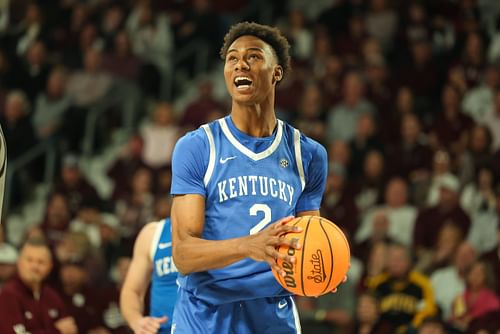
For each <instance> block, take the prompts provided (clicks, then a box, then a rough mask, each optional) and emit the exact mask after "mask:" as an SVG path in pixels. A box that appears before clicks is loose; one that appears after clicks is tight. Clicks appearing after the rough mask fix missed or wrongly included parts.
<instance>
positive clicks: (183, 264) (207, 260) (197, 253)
mask: <svg viewBox="0 0 500 334" xmlns="http://www.w3.org/2000/svg"><path fill="white" fill-rule="evenodd" d="M245 238H246V237H243V238H235V239H227V240H205V239H200V238H196V237H187V238H186V239H184V240H182V241H179V242H177V243H176V244H175V245H174V248H173V255H174V262H175V266H176V267H177V270H179V272H180V273H182V274H183V275H187V274H190V273H193V272H200V271H207V270H211V269H218V268H222V267H226V266H228V265H230V264H233V263H235V262H237V261H240V260H243V259H244V258H246V257H248V252H247V251H246V250H245V247H244V245H245Z"/></svg>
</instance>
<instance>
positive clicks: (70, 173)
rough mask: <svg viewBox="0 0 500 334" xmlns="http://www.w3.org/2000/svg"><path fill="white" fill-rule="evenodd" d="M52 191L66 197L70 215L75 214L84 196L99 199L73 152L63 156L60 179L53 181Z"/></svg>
mask: <svg viewBox="0 0 500 334" xmlns="http://www.w3.org/2000/svg"><path fill="white" fill-rule="evenodd" d="M53 191H54V192H57V193H61V194H63V195H64V196H65V197H66V198H67V200H68V202H69V208H70V214H71V217H73V216H74V215H75V214H76V212H77V211H78V209H79V208H80V205H81V203H82V201H83V199H84V198H91V199H98V200H100V197H99V195H98V194H97V190H96V189H95V188H94V186H92V185H91V184H90V183H89V182H88V181H87V179H86V178H85V177H84V175H83V174H82V171H81V170H80V166H79V161H78V158H77V156H76V155H73V154H67V155H66V156H64V157H63V161H62V168H61V176H60V180H59V181H57V182H56V183H55V185H54V188H53Z"/></svg>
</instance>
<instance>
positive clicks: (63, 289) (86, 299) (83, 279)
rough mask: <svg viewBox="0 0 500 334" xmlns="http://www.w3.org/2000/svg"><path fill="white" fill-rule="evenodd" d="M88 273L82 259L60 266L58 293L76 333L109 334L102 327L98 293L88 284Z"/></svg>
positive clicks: (69, 261)
mask: <svg viewBox="0 0 500 334" xmlns="http://www.w3.org/2000/svg"><path fill="white" fill-rule="evenodd" d="M88 276H89V273H88V271H87V270H86V268H85V266H84V262H83V259H72V260H68V261H66V262H63V263H61V264H60V267H59V280H60V287H59V291H60V293H61V297H62V299H63V301H64V303H65V305H66V308H67V310H68V312H69V314H70V315H71V316H72V317H73V318H74V319H75V322H76V326H77V327H78V333H99V334H110V332H109V331H108V330H107V329H106V328H105V327H104V324H103V319H102V311H103V310H100V309H99V306H100V305H99V304H100V303H99V298H101V296H100V292H101V291H99V290H98V289H96V287H95V286H92V285H90V284H89V278H88Z"/></svg>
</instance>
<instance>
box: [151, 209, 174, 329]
mask: <svg viewBox="0 0 500 334" xmlns="http://www.w3.org/2000/svg"><path fill="white" fill-rule="evenodd" d="M151 261H152V263H153V273H152V277H151V291H150V295H151V298H150V315H151V316H153V317H162V316H165V315H166V316H167V317H168V321H167V322H166V323H164V324H162V325H161V327H160V330H159V331H158V333H170V326H171V324H172V316H173V313H174V306H175V301H176V298H177V288H178V286H177V283H176V281H177V268H176V267H175V264H174V261H173V260H172V227H171V224H170V219H169V218H166V219H164V220H162V221H160V222H158V223H157V227H156V231H155V234H154V236H153V242H152V243H151Z"/></svg>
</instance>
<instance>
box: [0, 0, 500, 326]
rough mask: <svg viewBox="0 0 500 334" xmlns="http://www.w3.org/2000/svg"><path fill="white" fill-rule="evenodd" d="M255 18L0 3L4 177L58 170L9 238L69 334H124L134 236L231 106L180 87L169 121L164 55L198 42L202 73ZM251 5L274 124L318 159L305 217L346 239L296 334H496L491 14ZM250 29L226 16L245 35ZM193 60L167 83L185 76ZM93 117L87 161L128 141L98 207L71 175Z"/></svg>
mask: <svg viewBox="0 0 500 334" xmlns="http://www.w3.org/2000/svg"><path fill="white" fill-rule="evenodd" d="M254 2H255V3H258V2H259V1H245V0H240V1H223V0H212V1H210V0H191V1H189V0H184V1H181V0H179V1H173V0H171V1H167V0H165V1H159V0H158V1H153V0H152V1H140V0H135V1H134V0H130V1H113V0H88V1H77V0H50V1H49V0H44V1H38V2H37V1H27V0H15V1H14V0H11V1H8V0H3V1H0V123H1V125H2V128H3V131H4V132H5V135H6V140H7V145H8V158H9V162H10V161H15V160H16V159H17V158H19V157H22V156H23V154H24V153H25V152H26V151H28V150H29V149H30V148H31V147H33V146H34V145H35V143H37V142H41V141H50V142H51V143H53V144H54V146H55V147H57V150H58V152H59V155H58V156H59V158H58V167H59V168H57V178H56V181H55V182H54V184H53V185H51V189H52V190H51V191H50V194H49V196H48V197H47V202H46V211H45V212H46V213H45V216H44V218H43V220H42V221H40V223H39V224H38V225H35V226H32V227H30V228H29V229H27V230H26V231H25V236H24V239H29V238H44V239H45V240H46V241H47V242H48V244H49V245H50V247H51V249H52V251H53V257H54V262H55V264H56V265H55V266H54V268H53V270H52V271H51V273H50V276H49V282H50V283H51V284H53V285H54V286H58V287H60V290H59V291H60V292H61V294H62V295H63V299H64V300H65V302H66V303H67V306H68V309H69V310H70V312H72V314H74V316H75V319H76V320H77V325H78V326H79V328H80V333H93V332H92V330H93V329H96V328H100V329H101V330H104V329H105V330H106V331H108V332H102V333H123V332H126V328H125V325H124V323H123V320H122V319H121V318H120V315H119V311H118V308H117V302H118V291H119V288H120V284H121V283H122V280H123V273H124V272H126V267H127V264H128V261H129V260H130V256H131V251H132V245H133V242H134V240H135V237H136V235H137V232H138V231H139V229H140V228H141V227H142V226H143V225H144V224H145V223H147V222H149V221H153V220H159V219H161V218H163V217H166V216H168V215H169V212H170V198H169V196H168V194H169V188H170V180H171V171H170V167H169V166H170V159H171V154H172V150H173V147H174V145H175V142H176V140H177V139H178V138H179V137H180V136H182V135H183V134H184V133H185V132H186V131H188V130H190V129H194V128H196V127H198V126H199V125H200V124H203V123H205V122H207V121H210V120H212V119H215V118H218V117H221V116H224V115H225V114H227V112H228V111H229V102H230V101H229V98H228V97H225V98H220V97H216V96H215V94H214V86H213V85H214V83H213V81H211V80H210V79H207V78H204V79H203V80H198V81H196V84H197V85H198V93H197V96H195V97H194V98H193V99H191V100H190V102H189V103H188V104H187V106H186V107H185V108H183V110H176V108H175V103H174V102H175V94H174V98H173V99H170V100H165V99H164V98H162V94H161V91H160V86H161V82H162V78H164V76H165V75H166V76H168V74H169V73H170V72H169V71H170V70H171V68H172V66H173V64H174V60H173V59H174V58H175V56H174V55H175V51H176V50H179V49H182V48H183V47H184V46H186V45H188V44H189V43H190V42H192V41H194V40H197V39H202V40H204V41H205V42H207V43H208V44H207V45H209V46H210V48H209V50H208V51H209V54H210V55H211V58H210V59H211V63H212V64H215V65H216V64H218V63H219V64H220V60H219V59H218V55H217V53H218V49H219V47H220V45H221V44H222V37H223V35H224V33H225V31H226V30H227V28H228V27H229V26H230V24H231V23H233V22H234V20H235V19H241V18H242V17H241V16H239V14H240V13H242V12H243V11H244V9H245V8H248V6H249V5H252V4H253V3H254ZM266 6H267V7H266V8H268V10H269V11H270V19H271V20H272V22H262V23H268V24H273V25H276V26H277V27H279V28H280V29H281V30H282V31H283V32H284V33H285V35H286V36H287V38H288V39H289V41H290V43H291V54H292V62H293V71H292V72H291V74H290V75H289V76H288V77H286V78H285V79H284V81H283V82H281V83H279V85H278V88H277V101H276V107H277V113H278V116H279V117H280V118H281V119H283V120H285V121H288V122H289V123H291V124H292V125H294V126H295V127H298V128H299V129H300V130H301V131H302V132H304V133H305V134H306V135H308V136H310V137H312V138H314V139H316V140H318V141H319V142H321V143H322V144H323V145H324V146H325V147H326V148H327V150H328V154H329V174H328V183H327V189H326V193H325V196H324V201H323V205H322V215H323V216H324V217H327V218H329V219H331V220H332V221H334V222H335V223H336V224H338V225H339V226H340V227H341V228H342V229H343V230H344V231H345V233H346V235H347V236H348V238H349V239H350V243H351V251H352V259H351V269H350V273H349V279H348V281H347V282H346V283H344V284H343V285H342V286H341V287H340V288H339V291H338V292H337V293H336V294H329V295H326V296H323V297H320V298H298V307H299V312H300V314H301V319H302V324H303V326H302V327H303V331H304V332H305V333H320V334H321V333H356V334H378V333H419V334H430V333H438V334H439V333H473V334H485V333H490V334H498V333H500V224H499V217H500V2H498V1H495V0H415V1H410V0H408V1H395V0H394V1H391V0H317V1H314V2H311V1H309V2H307V1H302V0H290V1H275V2H272V3H269V4H267V5H266ZM248 13H249V12H248V11H245V15H250V16H248V17H247V16H244V17H243V18H245V19H257V18H258V16H252V15H255V13H252V14H248ZM191 62H192V59H190V58H187V59H186V60H185V61H184V62H182V63H179V64H176V66H177V65H178V66H181V67H183V68H185V69H186V71H187V73H189V76H192V78H197V77H199V75H200V74H201V73H191V72H192V70H193V67H192V63H191ZM193 82H194V81H193ZM177 93H178V94H179V95H180V94H182V92H177ZM95 106H104V107H103V108H106V109H110V110H111V112H109V113H108V114H107V115H109V116H107V117H106V120H105V121H103V122H102V123H99V124H104V125H100V127H102V128H101V130H100V131H97V133H98V137H99V138H98V140H97V145H98V146H99V145H101V146H103V145H106V142H107V139H106V136H108V135H109V133H111V132H112V131H113V129H117V128H118V129H119V128H120V127H121V126H123V120H122V117H123V114H126V115H128V116H127V117H130V118H131V119H133V120H134V124H137V126H136V127H135V128H134V132H133V134H132V135H131V136H130V138H129V139H128V142H127V143H126V145H125V146H124V147H123V151H122V154H121V155H120V156H119V157H118V158H117V160H116V161H114V162H113V164H112V165H111V167H110V169H109V170H108V174H107V176H108V178H109V179H110V180H111V181H112V184H113V185H114V187H113V192H112V194H111V195H110V196H107V197H103V196H101V195H100V194H99V193H98V191H97V190H96V187H94V185H92V184H91V182H89V180H87V179H86V177H85V175H84V173H82V171H81V168H80V163H79V154H80V153H81V141H82V138H83V136H84V127H83V124H85V122H86V119H87V116H88V114H89V110H91V109H92V108H93V107H95ZM41 159H42V160H43V158H41ZM41 166H43V162H41V161H35V162H34V163H33V164H31V165H29V166H27V167H26V168H25V170H22V171H20V172H19V173H18V175H16V177H15V178H14V179H13V180H14V181H13V182H15V184H16V186H15V187H14V190H15V191H14V197H13V198H14V200H13V205H12V206H11V207H12V208H15V207H16V205H21V204H23V203H24V202H25V201H26V199H28V198H29V197H30V196H29V194H30V191H31V189H32V187H33V184H35V183H36V182H39V181H40V179H41V175H42V171H41V169H43V168H41ZM4 216H5V217H7V213H4ZM3 222H4V223H3V224H2V226H1V227H2V229H7V230H8V229H9V221H8V219H4V220H3ZM3 232H5V231H3ZM5 235H6V234H5V233H1V234H0V284H1V282H4V281H5V280H7V278H8V277H10V276H12V275H13V272H14V270H13V268H15V263H16V259H17V255H16V254H17V249H16V247H17V246H19V245H10V244H9V242H11V241H10V240H8V239H7V238H5ZM0 289H1V288H0ZM102 291H106V293H105V294H103V293H102ZM96 295H97V296H99V298H96ZM77 296H79V297H77ZM82 296H83V297H82ZM102 296H106V298H103V297H102ZM82 298H83V301H82ZM96 314H98V316H97V315H96ZM97 318H99V320H96V321H97V323H96V322H91V321H88V320H85V319H94V320H95V319H97ZM92 326H94V327H92ZM95 333H101V332H97V331H95Z"/></svg>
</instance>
